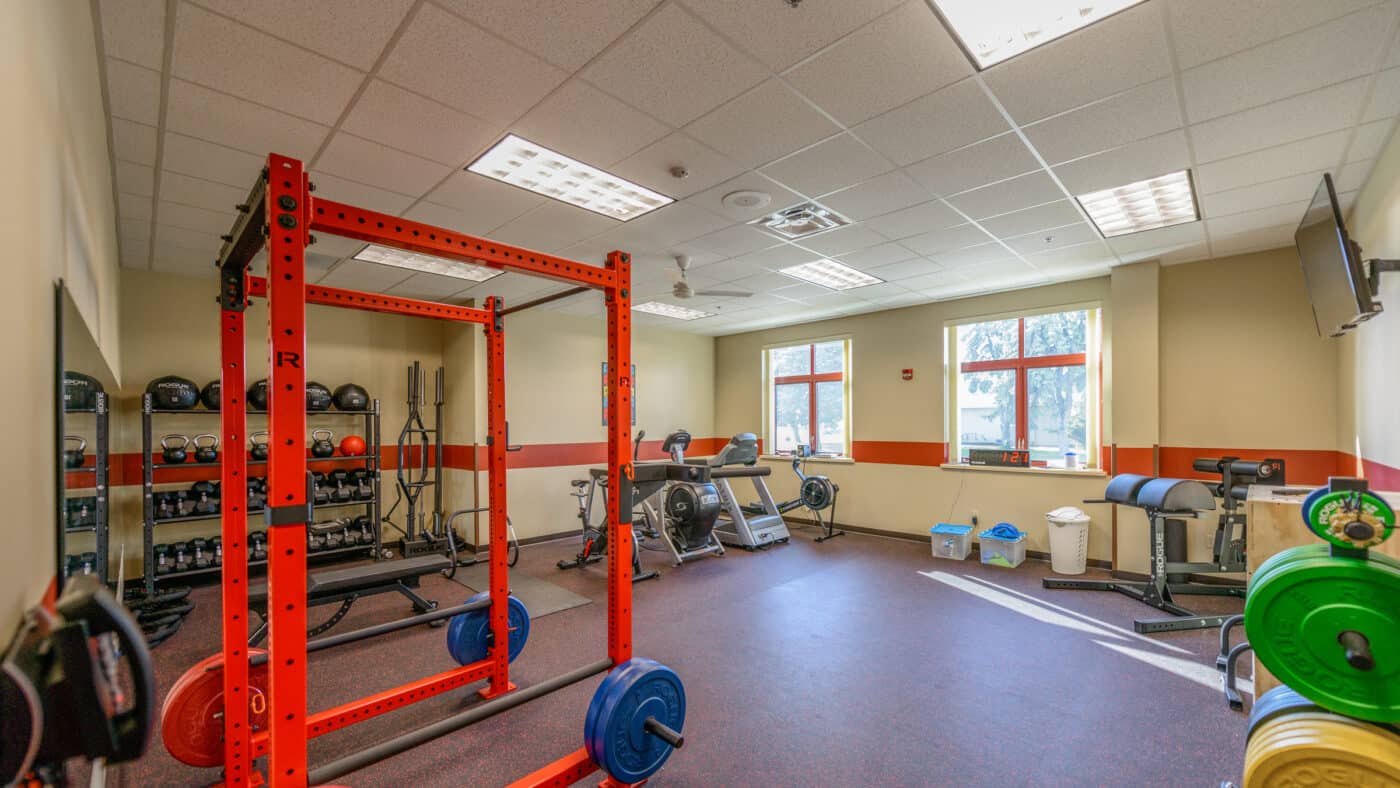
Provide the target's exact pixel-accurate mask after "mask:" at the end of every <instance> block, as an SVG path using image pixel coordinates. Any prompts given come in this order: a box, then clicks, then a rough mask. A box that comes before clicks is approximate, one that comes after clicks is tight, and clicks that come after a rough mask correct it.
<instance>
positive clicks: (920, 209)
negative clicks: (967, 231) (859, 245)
mask: <svg viewBox="0 0 1400 788" xmlns="http://www.w3.org/2000/svg"><path fill="white" fill-rule="evenodd" d="M964 222H965V220H964V219H963V217H962V216H960V215H958V212H957V211H955V210H953V209H952V208H949V207H948V205H947V204H946V203H944V202H943V201H942V200H930V201H928V202H925V203H920V204H919V205H915V206H913V207H912V208H905V209H904V210H902V211H895V212H893V213H887V214H885V215H883V216H876V217H875V218H873V219H869V220H867V221H866V223H865V226H867V227H869V228H870V229H872V230H874V231H875V232H877V233H879V234H881V235H883V236H885V237H886V238H894V239H896V240H898V239H900V238H908V237H909V236H911V235H919V234H920V233H926V232H928V231H930V230H940V229H942V228H944V227H953V226H954V225H959V224H963V223H964Z"/></svg>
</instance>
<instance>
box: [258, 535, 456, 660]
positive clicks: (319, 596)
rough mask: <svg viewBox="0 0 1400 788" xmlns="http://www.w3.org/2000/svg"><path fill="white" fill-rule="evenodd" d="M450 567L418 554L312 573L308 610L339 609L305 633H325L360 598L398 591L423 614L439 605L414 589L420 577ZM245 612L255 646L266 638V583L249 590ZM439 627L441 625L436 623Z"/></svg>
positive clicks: (437, 556)
mask: <svg viewBox="0 0 1400 788" xmlns="http://www.w3.org/2000/svg"><path fill="white" fill-rule="evenodd" d="M451 568H452V559H450V558H448V557H447V556H445V555H442V554H441V553H433V554H430V555H417V556H414V557H412V558H397V559H394V560H391V561H376V562H374V563H372V564H363V565H361V566H350V567H345V568H344V569H329V570H325V571H322V572H312V573H310V574H308V575H307V576H306V604H307V606H308V607H316V606H317V605H329V604H331V603H334V602H339V603H340V609H339V610H337V611H335V613H333V614H331V617H330V618H328V619H326V620H325V622H323V623H321V624H317V625H316V626H315V627H312V628H311V629H309V630H307V633H306V634H307V636H308V637H314V636H316V635H319V634H321V633H322V632H325V631H326V630H328V629H330V628H331V627H333V626H335V625H336V624H338V623H340V620H341V619H342V618H345V614H346V613H349V612H350V607H351V605H354V604H355V600H357V599H359V598H360V597H365V596H373V595H375V594H384V593H388V592H390V591H397V592H398V593H400V594H403V595H404V596H405V597H408V601H410V602H412V603H413V610H414V611H415V612H417V613H426V612H428V611H429V610H433V609H434V608H436V607H437V606H438V603H437V602H435V601H433V600H430V599H424V598H423V597H422V596H420V595H419V594H418V593H417V592H416V591H414V589H415V588H417V587H418V580H419V578H421V577H422V576H423V575H430V574H432V573H434V572H442V571H446V570H449V569H451ZM248 609H249V610H251V611H252V612H254V613H256V614H257V616H258V619H259V623H258V628H257V629H255V630H253V634H251V635H249V636H248V645H249V646H256V645H258V644H259V643H261V642H262V639H263V638H265V637H267V581H266V580H260V581H258V582H256V583H252V584H250V585H249V587H248ZM435 623H438V624H439V625H440V624H441V623H442V622H435Z"/></svg>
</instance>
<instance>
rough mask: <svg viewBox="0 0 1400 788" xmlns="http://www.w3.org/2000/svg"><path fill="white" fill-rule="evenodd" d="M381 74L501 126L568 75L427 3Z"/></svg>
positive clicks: (400, 40) (410, 24) (401, 84)
mask: <svg viewBox="0 0 1400 788" xmlns="http://www.w3.org/2000/svg"><path fill="white" fill-rule="evenodd" d="M448 64H450V67H447V66H448ZM379 76H380V77H382V78H384V79H386V80H388V81H390V82H393V83H395V84H397V85H400V86H402V87H405V88H408V89H409V90H412V91H413V92H415V93H420V94H422V95H424V96H427V97H428V98H431V99H435V100H437V101H441V102H442V103H444V104H447V105H448V106H450V107H453V108H455V109H458V110H460V111H462V112H466V113H468V114H470V115H472V116H473V117H477V118H481V119H483V120H486V121H489V122H491V123H496V124H500V125H505V124H507V123H511V122H513V121H514V120H515V119H516V118H518V117H520V116H521V115H522V114H524V113H525V111H526V110H527V109H529V108H530V107H532V106H534V105H535V104H536V103H538V102H539V100H540V99H542V98H544V97H545V95H547V94H548V93H549V92H550V91H551V90H553V89H554V88H555V87H557V86H558V85H559V84H560V83H561V82H563V81H564V78H565V76H567V75H566V74H565V73H564V72H563V71H560V70H559V69H557V68H555V67H554V66H551V65H549V64H548V63H546V62H544V61H543V60H540V59H539V58H537V57H535V56H534V55H532V54H530V53H529V52H526V51H524V50H522V49H518V48H516V47H514V46H512V45H510V44H508V43H506V42H504V41H502V40H500V39H499V38H496V37H495V36H493V35H491V34H490V33H487V32H486V31H484V30H482V29H481V28H479V27H476V26H475V25H472V24H470V23H468V22H466V21H465V20H463V19H461V18H459V17H457V16H454V15H453V14H450V13H448V12H447V11H444V10H442V9H441V8H438V7H437V6H435V5H431V4H427V5H423V6H422V7H421V8H419V10H418V13H417V15H416V16H415V17H414V19H413V21H412V22H410V23H409V26H408V29H407V30H405V31H404V33H403V36H402V37H400V38H399V41H398V43H397V44H395V45H394V48H393V50H392V51H390V53H389V56H388V58H386V59H385V61H384V64H383V66H382V67H381V68H380V70H379Z"/></svg>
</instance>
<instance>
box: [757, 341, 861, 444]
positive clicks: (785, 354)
mask: <svg viewBox="0 0 1400 788" xmlns="http://www.w3.org/2000/svg"><path fill="white" fill-rule="evenodd" d="M850 351H851V342H850V340H849V339H830V340H824V341H821V342H806V343H803V344H800V345H784V346H780V347H771V348H768V349H766V350H764V352H763V361H764V369H765V371H766V375H765V377H766V380H767V385H766V387H765V394H764V398H765V408H764V412H765V413H766V414H767V416H768V419H767V422H768V429H767V435H766V439H767V444H766V446H765V447H764V448H765V451H766V453H768V454H792V453H794V452H796V451H797V447H798V446H808V447H811V449H812V451H813V452H815V453H818V454H823V455H827V456H834V457H849V456H850V446H851V389H850V376H849V375H848V374H847V370H849V369H850V357H851V352H850Z"/></svg>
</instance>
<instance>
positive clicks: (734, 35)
mask: <svg viewBox="0 0 1400 788" xmlns="http://www.w3.org/2000/svg"><path fill="white" fill-rule="evenodd" d="M684 2H685V5H686V6H687V7H689V8H690V9H691V10H692V11H694V12H695V14H696V15H697V16H699V17H700V18H701V19H704V20H705V21H706V22H707V23H709V24H710V26H712V27H714V28H715V29H716V30H719V31H720V32H721V33H723V34H724V35H725V36H727V37H728V38H729V39H730V40H731V41H734V42H736V43H737V44H738V45H739V46H741V47H743V48H744V49H745V50H747V51H748V52H749V53H750V54H752V55H753V56H754V57H756V58H758V59H759V60H761V61H763V62H764V63H766V64H767V65H768V67H769V68H770V69H772V70H773V71H782V70H783V69H786V68H787V67H788V66H791V65H793V64H794V63H796V62H797V61H799V60H802V59H803V58H806V57H808V56H810V55H811V54H812V53H814V52H816V51H817V50H819V49H821V48H822V47H825V46H827V45H828V44H830V43H832V42H833V41H836V40H837V39H839V38H841V37H842V36H845V35H846V34H848V33H850V32H852V31H854V30H856V29H857V28H860V27H861V26H863V25H865V24H866V23H867V22H869V21H870V20H872V19H875V18H876V17H878V16H880V15H881V14H884V13H886V12H887V11H889V10H890V9H892V8H894V7H895V6H897V5H899V3H900V2H901V0H861V2H858V3H821V4H818V5H813V6H811V7H810V8H800V9H798V8H790V7H788V6H787V5H786V4H783V3H762V4H759V3H753V2H751V1H750V0H684Z"/></svg>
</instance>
